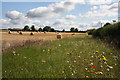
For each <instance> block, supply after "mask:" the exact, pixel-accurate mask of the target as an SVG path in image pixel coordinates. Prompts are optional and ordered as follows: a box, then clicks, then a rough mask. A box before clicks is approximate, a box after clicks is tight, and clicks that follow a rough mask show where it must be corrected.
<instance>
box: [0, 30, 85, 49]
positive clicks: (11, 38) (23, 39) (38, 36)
mask: <svg viewBox="0 0 120 80" xmlns="http://www.w3.org/2000/svg"><path fill="white" fill-rule="evenodd" d="M0 33H1V34H2V39H1V40H2V50H3V51H6V50H8V49H11V48H14V47H19V46H24V45H25V44H26V43H27V44H28V43H29V44H31V43H36V42H40V41H45V40H56V39H57V32H46V34H44V32H34V35H30V33H31V32H23V34H22V35H20V34H19V33H17V32H16V31H14V32H12V33H11V34H8V32H6V31H4V32H0ZM72 34H73V33H61V35H62V38H66V37H71V36H73V35H72ZM75 34H84V33H75ZM86 35H87V34H86Z"/></svg>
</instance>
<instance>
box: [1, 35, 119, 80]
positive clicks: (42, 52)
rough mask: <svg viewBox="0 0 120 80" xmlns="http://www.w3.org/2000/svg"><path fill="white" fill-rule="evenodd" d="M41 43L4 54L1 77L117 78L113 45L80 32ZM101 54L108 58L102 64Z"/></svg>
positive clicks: (115, 51) (116, 62) (116, 50)
mask: <svg viewBox="0 0 120 80" xmlns="http://www.w3.org/2000/svg"><path fill="white" fill-rule="evenodd" d="M44 43H45V44H42V45H33V46H29V47H25V48H22V49H16V50H15V51H8V52H6V53H3V55H2V75H3V78H87V77H88V78H118V76H119V69H118V66H119V64H118V54H119V53H120V50H119V49H116V48H115V47H114V46H110V45H109V44H106V43H104V42H102V41H100V40H98V39H93V38H91V37H87V36H84V37H83V36H82V37H81V35H79V36H77V37H70V38H65V39H61V40H55V41H45V42H44ZM103 55H104V56H105V57H106V59H107V61H106V62H105V63H103V62H102V60H101V59H102V58H101V57H102V56H103ZM93 66H95V68H93ZM109 66H111V67H113V68H109ZM108 69H109V70H108ZM97 72H98V73H97ZM99 72H102V73H103V74H99Z"/></svg>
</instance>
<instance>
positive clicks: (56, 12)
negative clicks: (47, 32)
mask: <svg viewBox="0 0 120 80" xmlns="http://www.w3.org/2000/svg"><path fill="white" fill-rule="evenodd" d="M118 2H119V0H114V2H113V1H112V0H62V1H60V0H58V1H54V0H52V1H50V0H49V1H47V0H46V1H43V0H39V1H37V0H36V2H35V1H33V0H29V1H28V0H24V2H23V1H22V0H21V1H19V0H18V1H15V0H11V1H10V0H9V1H8V0H4V1H2V10H1V12H2V18H1V17H0V28H2V29H8V28H23V27H24V26H25V25H28V26H30V27H31V26H32V25H35V27H36V28H40V27H41V28H43V27H45V26H51V27H52V28H55V29H57V30H63V29H65V30H67V31H68V30H70V28H71V27H74V28H78V29H79V30H87V29H93V28H99V27H101V24H102V25H104V24H105V23H107V22H109V23H113V22H112V20H117V21H118ZM0 4H1V3H0Z"/></svg>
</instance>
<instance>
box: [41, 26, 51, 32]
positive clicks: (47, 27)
mask: <svg viewBox="0 0 120 80" xmlns="http://www.w3.org/2000/svg"><path fill="white" fill-rule="evenodd" d="M43 31H47V32H50V31H51V27H50V26H45V27H44V28H43Z"/></svg>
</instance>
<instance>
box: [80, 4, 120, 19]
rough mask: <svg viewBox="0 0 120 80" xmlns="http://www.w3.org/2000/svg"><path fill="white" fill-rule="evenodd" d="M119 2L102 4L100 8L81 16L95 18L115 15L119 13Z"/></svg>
mask: <svg viewBox="0 0 120 80" xmlns="http://www.w3.org/2000/svg"><path fill="white" fill-rule="evenodd" d="M117 5H118V3H113V4H112V5H100V6H99V7H100V9H98V10H94V11H88V12H87V13H86V14H84V15H81V14H79V16H80V17H81V18H84V19H88V18H95V19H101V18H104V17H114V16H117V15H118V6H117Z"/></svg>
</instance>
